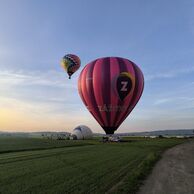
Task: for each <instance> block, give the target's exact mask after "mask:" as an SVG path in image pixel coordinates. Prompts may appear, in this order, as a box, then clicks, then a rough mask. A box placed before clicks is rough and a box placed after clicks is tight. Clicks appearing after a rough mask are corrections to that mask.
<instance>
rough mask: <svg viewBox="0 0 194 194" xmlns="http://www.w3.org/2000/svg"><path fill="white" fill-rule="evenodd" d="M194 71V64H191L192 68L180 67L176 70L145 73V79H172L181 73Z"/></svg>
mask: <svg viewBox="0 0 194 194" xmlns="http://www.w3.org/2000/svg"><path fill="white" fill-rule="evenodd" d="M192 72H194V66H191V67H190V68H185V69H178V70H174V71H168V72H167V71H166V72H163V73H161V72H160V73H155V74H152V75H150V74H148V75H145V81H152V80H155V79H170V78H174V77H177V76H179V75H184V74H189V73H192Z"/></svg>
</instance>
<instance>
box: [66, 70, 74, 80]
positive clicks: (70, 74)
mask: <svg viewBox="0 0 194 194" xmlns="http://www.w3.org/2000/svg"><path fill="white" fill-rule="evenodd" d="M67 73H68V75H69V79H71V76H72V74H73V72H71V71H68V72H67Z"/></svg>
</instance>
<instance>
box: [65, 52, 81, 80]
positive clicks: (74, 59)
mask: <svg viewBox="0 0 194 194" xmlns="http://www.w3.org/2000/svg"><path fill="white" fill-rule="evenodd" d="M80 64H81V61H80V58H79V57H78V56H76V55H73V54H67V55H65V56H64V57H63V58H62V60H61V66H62V68H63V69H64V70H65V71H66V72H67V74H68V75H69V79H70V78H71V76H72V74H73V73H75V72H76V71H77V70H78V69H79V67H80Z"/></svg>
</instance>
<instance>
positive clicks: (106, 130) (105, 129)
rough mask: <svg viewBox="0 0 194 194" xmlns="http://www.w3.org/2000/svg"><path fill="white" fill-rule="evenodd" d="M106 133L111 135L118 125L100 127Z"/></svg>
mask: <svg viewBox="0 0 194 194" xmlns="http://www.w3.org/2000/svg"><path fill="white" fill-rule="evenodd" d="M102 128H103V129H104V131H105V133H106V135H113V134H114V132H115V131H116V130H117V128H118V127H102Z"/></svg>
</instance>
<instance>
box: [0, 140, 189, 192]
mask: <svg viewBox="0 0 194 194" xmlns="http://www.w3.org/2000/svg"><path fill="white" fill-rule="evenodd" d="M184 141H186V140H183V139H143V138H139V139H138V138H136V139H133V138H131V142H125V143H102V142H99V140H90V141H73V140H63V141H62V140H61V141H59V140H58V141H57V140H46V139H33V138H31V139H30V138H13V137H11V138H0V193H1V194H4V193H5V194H6V193H18V194H22V193H36V194H38V193H40V194H44V193H45V194H49V193H52V194H55V193H57V194H58V193H61V194H62V193H75V194H78V193H83V194H86V193H92V194H94V193H98V194H100V193H135V192H136V191H137V190H138V188H139V186H140V185H141V183H142V180H143V179H144V178H145V177H146V176H147V175H148V174H149V172H150V171H151V169H152V167H153V165H154V163H155V162H156V161H157V160H158V159H159V158H160V156H161V153H162V152H163V151H164V150H165V149H167V148H169V147H172V146H175V145H176V144H179V143H182V142H184Z"/></svg>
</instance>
